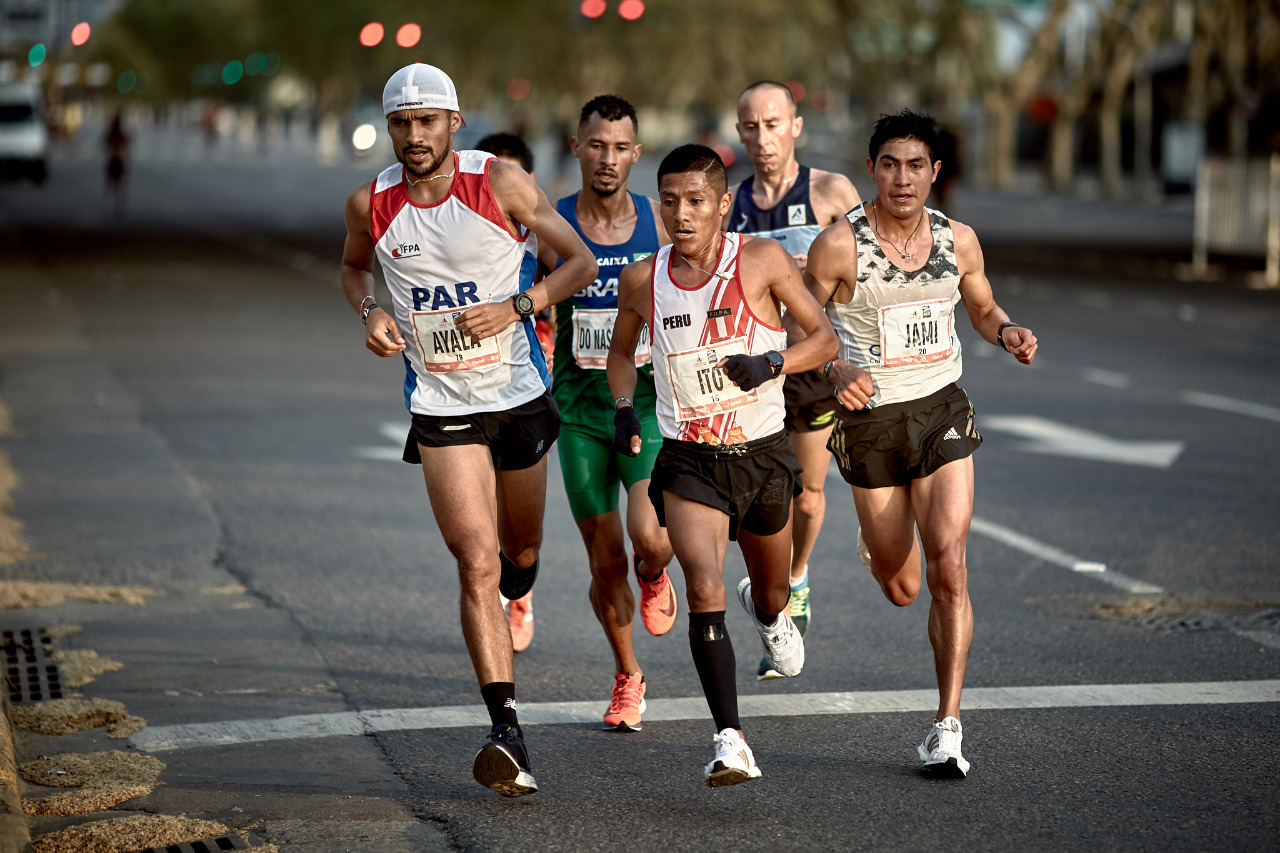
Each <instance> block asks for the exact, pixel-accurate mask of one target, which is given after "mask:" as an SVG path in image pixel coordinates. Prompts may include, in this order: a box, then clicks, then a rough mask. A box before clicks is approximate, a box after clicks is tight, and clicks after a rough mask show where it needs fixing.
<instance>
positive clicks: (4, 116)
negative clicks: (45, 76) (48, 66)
mask: <svg viewBox="0 0 1280 853" xmlns="http://www.w3.org/2000/svg"><path fill="white" fill-rule="evenodd" d="M48 159H49V128H48V126H47V125H46V124H45V120H44V97H43V95H42V93H41V91H40V86H39V84H38V83H0V177H3V178H6V179H9V180H21V179H23V178H26V179H28V180H31V181H34V182H35V183H37V184H42V183H44V178H45V175H46V174H47V172H48Z"/></svg>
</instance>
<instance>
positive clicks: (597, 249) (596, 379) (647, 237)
mask: <svg viewBox="0 0 1280 853" xmlns="http://www.w3.org/2000/svg"><path fill="white" fill-rule="evenodd" d="M628 194H629V195H630V196H631V201H632V203H633V204H634V205H635V208H636V226H635V229H634V230H633V231H632V232H631V237H630V238H629V239H628V240H627V241H626V242H625V243H618V244H616V245H609V246H606V245H602V244H600V243H594V242H592V241H591V240H590V239H588V238H587V235H586V234H584V233H582V228H581V227H580V226H579V225H578V213H577V201H578V194H577V193H574V194H573V195H569V196H565V197H564V198H562V199H560V200H559V201H558V202H556V210H557V212H559V214H560V215H561V216H563V217H564V218H565V219H566V220H567V221H568V223H569V224H570V225H572V226H573V228H574V230H575V231H577V232H578V236H579V237H581V238H582V241H583V242H584V243H586V244H587V248H588V249H589V250H590V251H591V254H592V255H593V256H594V257H595V259H596V264H597V265H598V266H599V267H600V271H599V272H598V273H596V280H595V281H594V282H592V283H591V284H589V285H587V286H586V287H584V288H583V289H582V290H580V291H578V292H577V293H575V294H574V295H573V296H571V297H569V298H568V299H566V300H565V301H563V302H561V303H560V304H559V305H557V306H556V357H555V368H554V370H553V376H554V379H555V382H554V384H553V385H552V392H551V393H552V394H554V395H555V398H556V404H557V405H559V407H560V417H561V418H562V419H563V420H564V422H565V423H594V424H598V423H600V421H601V418H603V419H604V421H605V422H606V423H607V422H609V421H611V420H612V418H613V415H612V414H611V413H612V412H613V395H612V394H610V393H609V381H608V378H607V377H606V376H605V367H606V365H607V363H608V357H609V342H610V341H611V340H612V338H613V324H614V321H615V320H617V319H618V277H619V276H620V275H621V274H622V268H623V267H625V266H626V265H627V264H629V263H633V262H635V261H639V260H643V259H644V258H647V257H649V256H650V255H652V254H653V253H654V252H656V251H657V250H658V229H657V226H656V225H655V224H654V220H653V206H652V205H651V204H650V203H649V199H647V198H645V197H644V196H642V195H636V194H635V193H628ZM557 264H558V262H557ZM636 367H638V368H640V369H639V371H638V376H637V377H636V392H635V395H634V398H633V400H634V403H635V406H636V411H640V412H643V411H652V409H653V405H654V394H653V366H652V364H651V363H650V361H649V329H648V327H647V326H646V327H645V328H644V329H643V330H642V331H641V332H640V341H639V343H638V344H637V345H636ZM602 411H603V414H601V412H602Z"/></svg>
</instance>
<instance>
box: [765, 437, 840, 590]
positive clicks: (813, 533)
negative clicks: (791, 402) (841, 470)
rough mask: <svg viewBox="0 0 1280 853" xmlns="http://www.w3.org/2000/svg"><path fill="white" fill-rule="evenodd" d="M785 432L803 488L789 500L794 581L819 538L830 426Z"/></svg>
mask: <svg viewBox="0 0 1280 853" xmlns="http://www.w3.org/2000/svg"><path fill="white" fill-rule="evenodd" d="M788 435H789V436H790V437H791V443H792V445H794V446H795V449H796V458H797V459H799V460H800V467H801V468H802V469H804V474H803V475H802V476H801V480H802V481H803V483H804V491H802V492H801V493H800V494H799V495H797V496H796V499H795V500H794V501H792V502H791V523H792V546H791V577H792V579H793V580H796V579H799V578H800V576H801V575H803V574H804V567H805V566H806V565H808V563H809V557H810V556H811V555H812V554H813V546H814V543H816V542H817V541H818V533H819V531H821V530H822V520H823V518H825V517H826V514H827V494H826V492H825V491H824V489H825V487H826V483H827V470H828V468H829V467H830V465H831V451H830V450H827V439H828V438H830V437H831V427H829V426H828V427H825V428H823V429H820V430H815V431H813V432H790V433H788ZM753 588H754V587H753Z"/></svg>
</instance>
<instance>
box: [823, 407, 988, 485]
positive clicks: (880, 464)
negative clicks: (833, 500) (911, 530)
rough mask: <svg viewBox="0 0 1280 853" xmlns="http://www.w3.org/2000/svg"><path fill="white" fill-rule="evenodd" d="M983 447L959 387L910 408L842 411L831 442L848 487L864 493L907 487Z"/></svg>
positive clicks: (971, 409) (828, 446) (971, 413)
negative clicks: (887, 488)
mask: <svg viewBox="0 0 1280 853" xmlns="http://www.w3.org/2000/svg"><path fill="white" fill-rule="evenodd" d="M980 444H982V436H980V435H978V430H977V429H976V428H975V427H974V425H973V405H972V404H971V403H970V402H969V395H968V394H966V393H964V391H963V390H961V389H960V388H957V387H956V385H955V383H952V384H950V385H948V386H946V387H945V388H942V389H940V390H938V391H935V392H934V393H932V394H930V395H929V396H928V397H921V398H920V399H918V400H908V401H907V402H905V403H890V404H889V405H887V406H877V407H876V408H873V409H870V410H866V409H863V410H861V411H857V412H851V411H849V410H848V409H846V408H844V407H843V406H841V407H840V412H839V414H838V416H837V421H836V426H835V429H834V430H832V432H831V438H830V439H828V440H827V448H828V449H829V450H830V451H831V452H832V453H833V454H834V455H835V457H836V464H837V465H838V466H839V467H840V474H841V476H843V477H844V479H845V482H846V483H849V484H850V485H853V486H858V487H860V488H863V489H878V488H882V487H884V486H905V485H907V484H908V483H910V482H911V481H912V480H919V479H921V478H923V477H927V476H929V475H930V474H932V473H933V472H934V471H937V470H938V469H939V468H941V467H942V466H943V465H946V464H947V463H948V462H955V461H956V460H957V459H964V458H965V457H966V456H970V455H971V454H972V453H973V451H975V450H977V449H978V445H980Z"/></svg>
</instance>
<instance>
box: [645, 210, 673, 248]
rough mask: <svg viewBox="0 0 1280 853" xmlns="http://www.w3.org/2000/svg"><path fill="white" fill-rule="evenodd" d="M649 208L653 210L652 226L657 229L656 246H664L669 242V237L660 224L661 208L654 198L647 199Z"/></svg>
mask: <svg viewBox="0 0 1280 853" xmlns="http://www.w3.org/2000/svg"><path fill="white" fill-rule="evenodd" d="M649 207H650V209H652V210H653V224H654V225H655V226H657V229H658V246H659V247H662V246H665V245H667V244H668V243H670V242H671V235H670V234H668V233H667V226H666V225H664V224H663V222H662V207H661V206H660V205H659V204H658V200H657V199H656V198H651V199H649Z"/></svg>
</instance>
